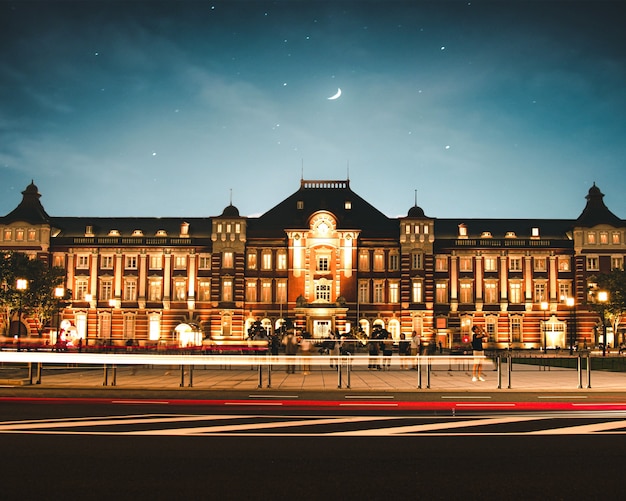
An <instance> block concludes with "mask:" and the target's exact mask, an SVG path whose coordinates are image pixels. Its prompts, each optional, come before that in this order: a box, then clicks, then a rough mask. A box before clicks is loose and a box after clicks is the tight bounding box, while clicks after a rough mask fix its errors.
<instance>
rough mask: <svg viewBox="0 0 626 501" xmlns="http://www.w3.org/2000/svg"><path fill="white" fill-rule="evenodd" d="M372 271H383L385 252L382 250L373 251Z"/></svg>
mask: <svg viewBox="0 0 626 501" xmlns="http://www.w3.org/2000/svg"><path fill="white" fill-rule="evenodd" d="M374 271H385V254H384V252H383V251H375V252H374Z"/></svg>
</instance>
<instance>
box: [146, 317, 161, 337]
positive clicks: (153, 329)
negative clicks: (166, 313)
mask: <svg viewBox="0 0 626 501" xmlns="http://www.w3.org/2000/svg"><path fill="white" fill-rule="evenodd" d="M160 337H161V315H160V314H159V313H150V314H149V315H148V339H149V340H150V341H158V340H159V338H160Z"/></svg>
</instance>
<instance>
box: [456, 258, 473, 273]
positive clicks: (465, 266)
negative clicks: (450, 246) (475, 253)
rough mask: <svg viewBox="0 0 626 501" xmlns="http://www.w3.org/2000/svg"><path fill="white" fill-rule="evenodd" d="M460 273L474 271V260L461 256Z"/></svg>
mask: <svg viewBox="0 0 626 501" xmlns="http://www.w3.org/2000/svg"><path fill="white" fill-rule="evenodd" d="M459 270H460V271H472V258H471V257H469V256H461V257H460V258H459Z"/></svg>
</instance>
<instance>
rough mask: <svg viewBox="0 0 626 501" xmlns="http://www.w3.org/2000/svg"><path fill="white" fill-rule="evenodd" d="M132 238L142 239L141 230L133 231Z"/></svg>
mask: <svg viewBox="0 0 626 501" xmlns="http://www.w3.org/2000/svg"><path fill="white" fill-rule="evenodd" d="M133 237H143V230H133Z"/></svg>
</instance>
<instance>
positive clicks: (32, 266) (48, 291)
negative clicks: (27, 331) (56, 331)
mask: <svg viewBox="0 0 626 501" xmlns="http://www.w3.org/2000/svg"><path fill="white" fill-rule="evenodd" d="M19 278H21V279H25V280H27V282H28V287H27V288H26V290H24V291H20V290H18V289H17V287H16V283H17V279H19ZM64 278H65V270H64V269H63V268H61V267H58V266H53V267H50V266H48V264H47V263H46V262H45V261H42V260H40V259H30V258H29V257H28V256H27V255H26V254H24V253H21V252H13V251H9V252H3V253H0V308H1V309H2V319H3V330H4V332H3V333H4V334H5V335H6V334H7V333H8V329H9V327H10V325H11V317H12V315H13V314H14V312H15V311H16V310H17V309H18V308H21V310H22V314H23V315H29V314H32V315H33V317H34V318H35V319H36V320H37V331H38V333H39V335H41V333H42V332H43V329H44V327H45V326H46V325H47V324H48V322H49V321H50V319H51V318H52V317H53V316H54V314H55V313H56V312H57V311H58V310H59V308H60V307H61V306H62V304H61V303H60V302H59V301H60V299H59V298H57V297H56V296H55V294H54V290H55V288H56V287H59V286H62V285H63V282H64ZM68 292H69V291H68ZM67 297H69V296H68V295H67V294H66V295H65V297H64V298H61V299H67ZM20 321H21V319H20Z"/></svg>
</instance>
